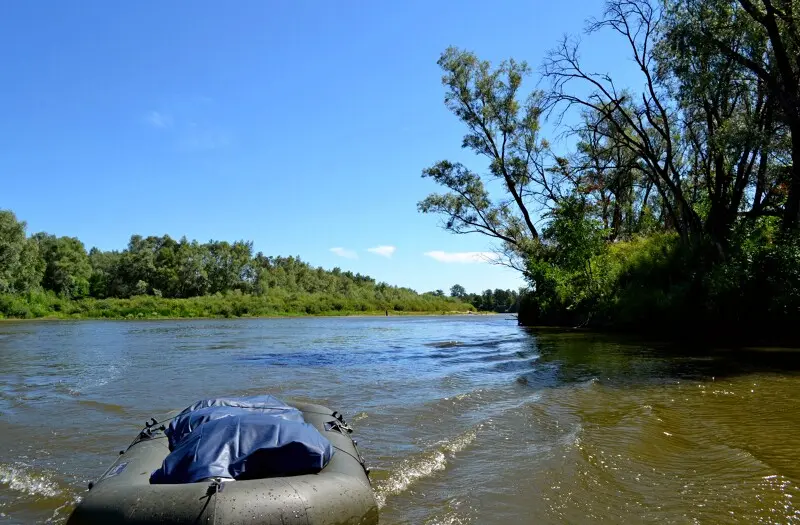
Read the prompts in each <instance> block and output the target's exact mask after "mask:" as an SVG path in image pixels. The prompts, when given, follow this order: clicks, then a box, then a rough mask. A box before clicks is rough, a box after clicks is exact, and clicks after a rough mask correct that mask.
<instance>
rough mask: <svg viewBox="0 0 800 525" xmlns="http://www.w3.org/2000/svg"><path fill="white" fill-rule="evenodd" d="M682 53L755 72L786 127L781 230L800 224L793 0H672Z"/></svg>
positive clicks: (799, 50)
mask: <svg viewBox="0 0 800 525" xmlns="http://www.w3.org/2000/svg"><path fill="white" fill-rule="evenodd" d="M668 5H669V7H670V8H671V12H672V14H673V17H674V19H675V20H676V21H677V22H678V23H677V24H676V29H677V30H680V32H681V33H682V35H683V36H684V37H685V39H684V43H685V45H686V47H684V49H683V51H684V52H686V53H699V54H709V53H713V54H716V55H719V56H721V57H724V58H725V59H728V60H731V61H733V62H735V63H736V64H737V65H739V66H741V67H742V68H744V69H746V70H748V71H749V72H751V73H752V74H753V75H755V76H756V77H757V78H758V80H759V81H760V82H761V83H762V85H763V89H764V90H765V91H766V93H767V94H768V95H769V98H770V99H771V100H772V101H773V102H774V103H775V105H776V109H777V110H778V113H779V115H776V116H777V118H779V119H780V120H781V121H783V122H784V123H785V124H786V125H787V127H788V128H789V131H790V136H791V164H792V167H791V169H790V170H789V177H788V180H787V181H786V184H785V188H786V203H785V207H784V210H783V214H782V216H783V219H782V220H783V227H784V229H785V230H789V229H796V228H797V227H798V225H800V61H798V60H797V56H798V54H800V27H799V26H798V24H797V19H796V16H797V13H798V10H800V3H798V2H797V0H738V1H733V0H671V1H670V2H669V3H668Z"/></svg>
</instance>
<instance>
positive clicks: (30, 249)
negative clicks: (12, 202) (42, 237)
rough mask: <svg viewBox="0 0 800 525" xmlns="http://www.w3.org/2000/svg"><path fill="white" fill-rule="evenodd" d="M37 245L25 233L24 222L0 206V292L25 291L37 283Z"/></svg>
mask: <svg viewBox="0 0 800 525" xmlns="http://www.w3.org/2000/svg"><path fill="white" fill-rule="evenodd" d="M41 276H42V265H41V262H40V258H39V247H38V245H37V244H36V243H35V242H32V241H30V240H29V239H27V238H26V236H25V223H24V222H20V221H18V220H17V217H16V216H15V215H14V213H13V212H11V211H9V210H0V293H25V292H27V291H28V290H30V289H32V288H33V287H35V286H36V285H38V284H39V281H40V279H41Z"/></svg>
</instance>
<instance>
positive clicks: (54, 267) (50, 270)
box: [33, 233, 92, 299]
mask: <svg viewBox="0 0 800 525" xmlns="http://www.w3.org/2000/svg"><path fill="white" fill-rule="evenodd" d="M33 238H34V239H35V240H36V242H37V243H38V245H39V251H40V253H41V255H42V259H44V263H45V268H44V276H43V278H42V286H43V287H44V288H45V289H46V290H52V291H54V292H55V293H57V294H58V295H61V296H63V297H66V298H69V299H73V298H81V297H86V296H87V295H89V278H90V277H91V275H92V266H91V264H90V262H89V256H88V255H87V254H86V249H85V248H84V246H83V243H82V242H81V241H80V240H78V239H77V238H76V237H56V236H54V235H49V234H47V233H37V234H35V235H34V236H33Z"/></svg>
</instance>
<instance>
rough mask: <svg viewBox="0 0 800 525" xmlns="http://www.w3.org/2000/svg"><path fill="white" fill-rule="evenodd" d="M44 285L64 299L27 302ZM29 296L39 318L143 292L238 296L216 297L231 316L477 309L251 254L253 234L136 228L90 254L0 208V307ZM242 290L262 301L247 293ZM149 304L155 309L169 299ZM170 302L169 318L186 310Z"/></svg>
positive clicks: (17, 304) (15, 307) (21, 307)
mask: <svg viewBox="0 0 800 525" xmlns="http://www.w3.org/2000/svg"><path fill="white" fill-rule="evenodd" d="M42 292H45V293H49V294H51V295H52V296H54V297H56V298H58V301H55V300H51V299H47V298H42V297H38V296H37V297H38V298H36V299H31V297H33V296H32V295H31V294H34V295H35V294H37V293H42ZM26 294H27V296H28V303H31V301H33V302H37V301H38V302H39V303H42V304H45V306H42V315H47V313H48V312H47V310H48V308H56V309H59V308H63V307H64V303H63V301H65V300H66V301H72V302H75V301H76V300H87V301H88V300H99V301H103V300H111V299H129V298H134V297H142V296H150V297H154V298H161V299H165V300H166V299H188V298H197V297H208V296H220V295H222V296H231V297H239V299H232V300H231V301H232V302H231V301H228V303H225V304H223V303H224V301H222V302H220V301H217V302H219V303H220V304H216V303H215V304H216V305H215V306H214V308H213V310H214V312H216V311H217V310H218V311H219V312H221V314H222V315H225V313H226V312H228V311H231V312H233V315H247V314H250V315H257V314H263V313H271V312H277V313H289V312H299V313H309V314H318V313H326V312H337V311H344V312H350V311H352V312H359V311H383V310H393V311H410V312H423V311H463V310H470V309H472V307H471V306H470V305H468V304H466V303H464V302H462V301H461V300H460V299H458V298H451V297H444V296H436V295H434V294H418V293H416V292H415V291H414V290H412V289H410V288H402V287H397V286H390V285H388V284H387V283H384V282H376V281H375V279H373V278H371V277H368V276H366V275H361V274H359V273H352V272H349V271H342V270H341V269H340V268H334V269H333V270H330V271H328V270H324V269H322V268H314V267H312V266H311V265H309V264H308V263H306V262H303V261H302V260H301V259H300V258H299V257H280V256H267V255H264V254H263V253H261V252H258V253H255V254H254V253H253V243H252V242H249V241H236V242H233V243H230V242H227V241H213V240H212V241H209V242H207V243H200V242H197V241H190V240H188V239H186V238H185V237H184V238H181V239H179V240H176V239H173V238H171V237H170V236H168V235H163V236H149V237H143V236H141V235H133V236H131V238H130V241H129V242H128V246H127V247H126V248H125V249H124V250H121V251H117V250H111V251H103V250H100V249H98V248H92V249H91V250H89V251H88V252H87V251H86V248H85V246H84V244H83V243H82V242H81V241H80V240H79V239H77V238H75V237H57V236H55V235H50V234H47V233H36V234H34V235H31V236H27V234H26V225H25V223H24V222H21V221H19V220H17V218H16V216H15V215H14V213H13V212H11V211H8V210H0V296H4V297H0V314H3V315H5V316H14V317H30V316H31V315H29V313H30V311H31V308H30V304H27V305H26V303H25V301H23V300H21V299H20V297H22V296H26ZM246 296H255V297H257V298H261V299H260V300H254V299H247V300H245V299H241V297H246ZM139 302H140V303H141V301H139ZM39 303H37V304H39ZM234 303H235V304H234ZM119 304H122V303H119ZM119 304H118V303H113V306H109V308H107V310H108V312H109V315H112V314H113V315H112V316H116V315H117V314H116V313H114V312H117V311H118V310H119V308H118V307H119ZM126 304H127V303H126ZM142 304H145V303H142ZM146 304H147V305H149V306H148V308H155V309H156V310H158V309H159V308H161V306H163V304H165V303H158V302H155V303H154V302H152V301H151V302H148V303H146ZM4 305H5V306H4ZM103 305H105V306H108V305H112V303H110V302H107V303H103ZM103 305H101V306H103ZM153 305H155V306H153ZM159 305H161V306H159ZM242 305H244V306H242ZM195 306H196V307H197V308H199V307H200V306H202V305H200V303H197V304H196V305H195ZM69 308H72V307H69ZM125 308H127V306H125ZM170 308H171V309H168V310H169V311H170V312H172V314H170V315H184V314H186V313H187V312H185V311H184V310H180V309H177V310H176V309H175V308H173V307H170ZM243 308H244V310H245V311H242V309H243ZM86 311H87V310H85V309H84V310H82V311H81V312H77V313H83V314H86ZM203 312H206V313H208V312H207V310H203ZM214 312H212V313H214ZM146 313H147V312H146ZM189 313H191V312H189ZM201 314H202V312H201V313H199V314H198V315H201ZM86 315H88V314H86ZM92 315H94V314H92ZM147 315H149V313H148V314H147ZM164 315H167V314H164ZM33 316H36V317H38V316H40V315H39V314H38V313H37V314H35V315H33Z"/></svg>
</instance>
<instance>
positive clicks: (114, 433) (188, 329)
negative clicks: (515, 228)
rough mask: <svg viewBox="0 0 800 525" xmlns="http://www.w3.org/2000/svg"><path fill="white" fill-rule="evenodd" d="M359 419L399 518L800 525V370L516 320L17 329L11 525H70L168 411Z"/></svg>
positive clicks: (765, 358) (9, 445) (1, 461)
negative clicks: (269, 408)
mask: <svg viewBox="0 0 800 525" xmlns="http://www.w3.org/2000/svg"><path fill="white" fill-rule="evenodd" d="M261 393H270V394H273V395H276V396H278V397H280V398H284V399H296V400H304V401H313V402H317V403H321V404H325V405H328V406H330V407H331V408H333V409H338V410H340V411H342V412H343V413H344V414H345V416H346V417H347V418H348V420H349V421H350V422H351V423H352V425H353V426H354V427H355V432H356V434H355V436H356V437H357V438H358V440H359V448H360V449H361V451H362V453H363V454H364V456H365V457H366V458H367V463H368V465H370V466H371V467H372V482H373V486H374V489H375V493H376V497H377V499H378V502H379V505H380V506H381V523H382V524H384V525H391V524H405V523H408V524H418V523H419V524H431V525H432V524H442V525H444V524H448V525H456V524H463V523H476V524H503V525H509V524H513V523H596V522H600V521H605V522H611V523H748V524H750V523H782V524H786V523H800V354H798V352H796V351H792V350H778V349H760V350H749V351H742V350H737V351H731V350H725V349H715V350H711V349H704V348H688V347H685V346H675V345H673V346H669V345H662V344H655V343H647V344H644V343H642V342H638V341H635V340H631V339H628V340H625V339H619V338H614V337H610V336H601V335H597V334H584V333H558V332H538V333H537V332H534V331H528V330H526V329H523V328H520V327H518V326H517V325H516V323H515V322H514V321H513V320H509V319H508V318H507V316H503V315H498V316H448V317H388V318H386V317H362V318H355V317H353V318H302V319H252V320H187V321H152V322H133V321H131V322H109V321H81V322H42V323H36V322H20V323H14V322H3V323H0V521H3V522H7V523H37V522H39V523H41V522H50V523H63V522H64V521H65V520H66V518H67V516H68V515H69V512H70V510H71V508H72V507H73V506H74V504H75V502H76V501H79V498H81V495H82V494H83V493H84V491H85V489H86V485H87V483H88V482H89V481H91V480H93V479H94V478H96V477H97V476H98V475H99V474H101V473H102V472H103V470H104V469H105V467H107V466H108V465H109V464H110V463H111V462H112V461H113V460H114V457H115V455H116V453H117V452H118V451H119V450H120V449H122V448H124V447H125V446H126V445H127V444H128V443H129V442H130V440H131V439H132V438H133V437H134V435H135V433H136V432H137V431H138V430H139V428H140V427H141V426H142V424H143V423H144V422H145V421H146V420H147V419H149V418H150V417H151V416H152V415H157V414H162V413H164V412H167V411H170V410H172V409H175V408H183V407H184V406H186V405H189V404H191V403H192V402H193V401H195V400H198V399H201V398H205V397H214V396H232V395H242V396H244V395H254V394H261Z"/></svg>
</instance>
